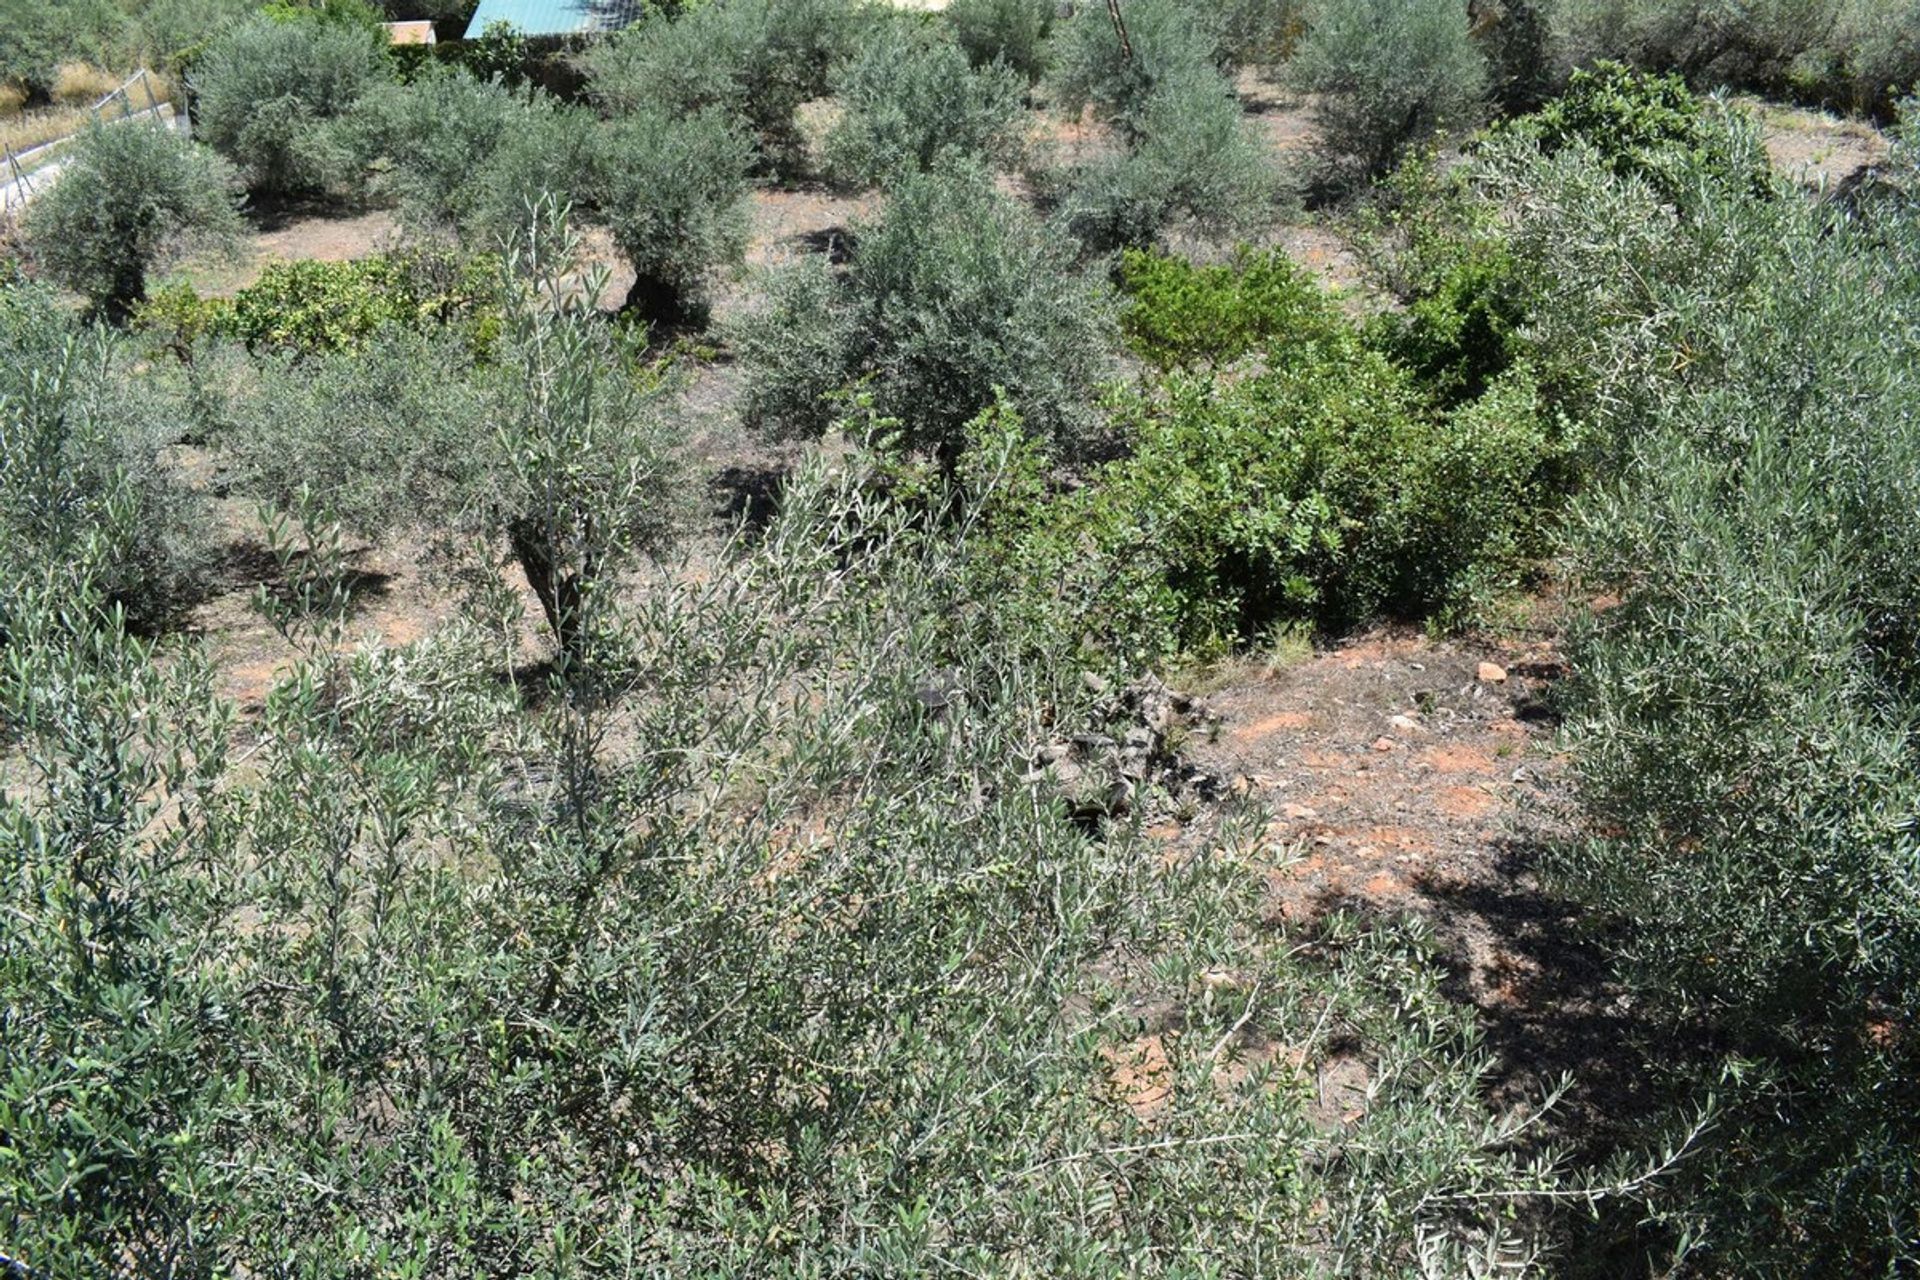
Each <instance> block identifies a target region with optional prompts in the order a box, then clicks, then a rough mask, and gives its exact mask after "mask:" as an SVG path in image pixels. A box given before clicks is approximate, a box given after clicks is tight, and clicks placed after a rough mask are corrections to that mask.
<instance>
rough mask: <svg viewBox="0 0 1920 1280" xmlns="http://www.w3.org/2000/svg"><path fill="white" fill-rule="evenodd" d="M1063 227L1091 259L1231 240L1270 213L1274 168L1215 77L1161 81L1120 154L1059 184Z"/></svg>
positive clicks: (1227, 88)
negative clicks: (1187, 236) (1171, 241)
mask: <svg viewBox="0 0 1920 1280" xmlns="http://www.w3.org/2000/svg"><path fill="white" fill-rule="evenodd" d="M1056 181H1058V182H1060V183H1062V184H1064V185H1065V186H1066V187H1067V191H1066V193H1065V195H1064V196H1063V198H1062V200H1061V208H1060V210H1059V217H1060V219H1061V221H1062V222H1063V223H1064V224H1065V225H1066V227H1067V228H1068V229H1069V230H1070V231H1071V232H1072V233H1073V235H1074V236H1075V237H1076V238H1077V239H1079V240H1080V241H1081V242H1082V243H1083V244H1084V245H1086V246H1087V247H1088V249H1090V250H1091V251H1093V252H1095V253H1105V252H1110V251H1112V250H1113V249H1116V248H1119V247H1121V246H1143V245H1151V244H1154V243H1156V242H1157V241H1158V240H1159V239H1160V238H1161V237H1162V236H1163V235H1165V234H1166V233H1167V232H1168V231H1170V230H1173V229H1175V228H1186V229H1190V230H1195V231H1198V232H1200V233H1202V234H1204V235H1209V236H1213V237H1220V238H1231V237H1234V236H1243V235H1246V234H1248V233H1250V232H1252V231H1254V230H1255V229H1257V228H1258V227H1259V226H1260V225H1261V223H1262V222H1263V221H1264V220H1265V219H1266V218H1267V217H1268V216H1270V214H1271V213H1272V204H1273V198H1274V194H1275V191H1276V188H1277V181H1276V174H1275V171H1274V167H1273V165H1272V164H1271V162H1270V161H1269V159H1268V157H1267V155H1266V152H1265V151H1264V149H1263V146H1262V143H1261V140H1260V136H1259V134H1258V133H1257V131H1256V130H1255V128H1254V126H1253V125H1251V124H1249V123H1248V121H1247V120H1246V118H1245V115H1244V113H1243V112H1242V110H1241V107H1240V101H1239V98H1238V97H1236V96H1235V94H1234V91H1233V86H1232V85H1230V84H1229V83H1228V82H1227V80H1226V78H1225V77H1223V76H1222V75H1220V74H1219V73H1218V72H1217V71H1215V70H1213V69H1212V68H1211V67H1195V68H1192V69H1190V70H1188V71H1185V72H1181V73H1178V74H1174V75H1169V76H1168V77H1166V78H1164V79H1162V80H1161V82H1160V83H1159V84H1157V85H1156V86H1155V87H1154V89H1153V90H1152V92H1151V93H1150V94H1148V96H1147V98H1146V101H1145V102H1144V104H1143V105H1142V107H1141V109H1140V114H1139V117H1138V119H1137V120H1136V121H1135V122H1134V127H1133V129H1132V131H1131V133H1130V136H1129V138H1128V142H1127V145H1126V146H1125V148H1124V149H1123V150H1121V151H1120V152H1119V153H1118V154H1116V155H1112V156H1108V157H1103V158H1101V159H1098V160H1095V161H1092V162H1091V163H1088V164H1086V165H1083V166H1080V167H1079V168H1078V169H1076V170H1073V171H1070V172H1068V173H1065V174H1061V175H1056Z"/></svg>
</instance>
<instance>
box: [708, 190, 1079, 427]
mask: <svg viewBox="0 0 1920 1280" xmlns="http://www.w3.org/2000/svg"><path fill="white" fill-rule="evenodd" d="M831 286H832V282H831V281H829V280H827V279H826V278H824V277H823V276H821V275H819V274H817V273H816V274H813V275H811V276H802V277H800V278H799V279H798V280H796V281H793V282H789V283H784V284H781V285H779V286H777V287H776V288H775V289H774V290H773V294H772V304H771V305H770V306H769V307H767V308H764V309H762V310H761V311H760V312H759V313H757V314H755V315H753V316H751V317H749V318H747V319H745V320H743V321H742V322H741V323H740V324H739V325H738V326H737V327H736V330H735V340H736V342H737V344H738V346H739V348H740V353H741V358H742V360H743V362H744V363H745V364H746V366H747V371H748V372H747V379H748V382H747V391H746V404H745V410H744V412H745V415H746V418H747V421H748V422H749V424H751V425H753V426H755V427H756V428H758V429H761V430H764V431H768V432H771V433H774V434H779V435H790V436H812V435H818V434H820V433H821V432H822V431H824V430H826V428H827V427H828V426H829V425H830V424H831V423H832V421H833V420H834V418H835V417H836V410H835V407H834V405H833V404H832V403H829V402H826V401H822V400H819V399H818V398H817V396H816V393H817V392H818V391H819V389H821V388H822V387H824V386H829V385H837V386H846V385H849V384H852V383H856V382H859V383H863V384H864V386H865V388H866V390H867V391H868V393H869V394H870V395H871V398H872V405H873V408H874V410H875V412H877V413H878V414H879V415H880V416H881V417H882V418H885V419H889V420H893V421H894V422H897V423H898V426H899V430H900V432H901V435H902V440H903V443H904V444H905V445H906V446H907V447H909V448H911V449H926V450H930V451H932V452H934V453H936V454H938V455H939V456H940V457H942V458H944V459H946V460H948V461H952V460H953V459H954V458H956V457H957V456H958V454H959V452H960V450H961V447H962V445H963V442H964V430H963V429H964V427H965V426H966V424H967V422H968V421H969V420H971V419H972V418H973V417H974V416H975V415H976V414H978V413H979V412H980V411H981V410H982V409H985V408H987V407H989V406H991V405H993V404H994V403H995V402H996V401H997V400H998V399H999V398H1000V397H1002V396H1004V397H1005V398H1006V399H1007V400H1008V401H1009V402H1010V403H1011V404H1012V405H1013V406H1014V407H1015V408H1016V409H1017V410H1018V411H1019V413H1020V414H1021V416H1022V417H1023V418H1024V420H1025V422H1026V424H1027V426H1028V427H1029V428H1030V429H1032V430H1034V431H1036V432H1038V433H1039V434H1040V436H1041V437H1042V438H1043V439H1047V440H1049V441H1051V442H1052V443H1054V444H1055V445H1057V446H1059V447H1061V448H1063V449H1066V450H1068V451H1072V450H1074V449H1077V448H1081V447H1084V446H1085V445H1086V444H1087V443H1088V441H1089V439H1090V437H1091V434H1092V432H1093V430H1094V427H1095V425H1096V421H1097V419H1096V418H1095V415H1094V405H1093V401H1094V399H1095V397H1096V384H1097V382H1098V379H1099V377H1100V374H1101V371H1102V369H1103V368H1104V366H1105V363H1106V359H1107V343H1108V337H1109V333H1110V331H1111V325H1112V308H1111V305H1110V303H1109V300H1108V298H1107V295H1106V291H1105V289H1104V288H1103V287H1102V285H1101V284H1100V283H1099V282H1098V281H1097V279H1096V278H1095V277H1093V276H1092V275H1090V274H1088V273H1086V272H1084V271H1082V270H1081V269H1079V268H1077V267H1076V266H1075V265H1074V253H1073V249H1072V246H1071V244H1070V243H1069V242H1068V241H1066V240H1065V238H1064V237H1062V236H1061V235H1059V234H1058V233H1056V232H1055V231H1053V230H1051V229H1050V228H1048V227H1047V226H1045V225H1044V224H1042V223H1040V222H1039V221H1038V220H1037V219H1035V218H1034V217H1033V215H1032V214H1030V213H1028V212H1027V211H1026V210H1025V209H1023V208H1021V207H1020V206H1018V205H1016V204H1014V203H1013V202H1012V201H1011V200H1009V199H1007V198H1006V197H1005V196H1003V195H1001V194H1000V193H999V192H997V191H995V190H994V188H993V184H992V181H991V179H990V178H989V177H988V176H987V175H986V174H985V173H982V172H979V171H977V170H968V169H960V170H943V171H941V172H938V173H934V174H927V175H921V176H918V177H914V178H910V179H909V180H907V181H906V182H905V183H904V184H902V185H901V187H900V188H899V189H898V190H897V191H896V192H895V193H894V197H893V200H892V201H891V203H890V204H889V205H888V207H887V210H886V212H885V214H884V215H883V216H882V218H881V220H880V222H879V223H878V225H876V226H873V227H870V228H865V229H863V230H862V231H861V232H860V233H859V235H858V236H857V237H856V240H855V250H854V258H853V262H852V265H851V266H850V268H849V270H848V274H847V279H846V283H845V286H844V288H839V289H836V288H833V287H831ZM827 335H832V337H833V338H834V339H837V340H838V341H837V342H835V343H834V345H836V346H837V347H838V349H837V351H833V352H829V351H828V350H827V349H826V348H827V347H828V345H829V342H828V339H827ZM830 354H831V355H832V356H833V358H832V359H831V361H830V362H829V361H828V360H827V357H828V356H829V355H830Z"/></svg>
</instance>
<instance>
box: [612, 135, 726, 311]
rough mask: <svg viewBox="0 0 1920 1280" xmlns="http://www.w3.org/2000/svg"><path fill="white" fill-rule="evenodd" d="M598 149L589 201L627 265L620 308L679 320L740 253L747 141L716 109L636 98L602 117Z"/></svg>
mask: <svg viewBox="0 0 1920 1280" xmlns="http://www.w3.org/2000/svg"><path fill="white" fill-rule="evenodd" d="M600 148H601V149H600V156H599V179H598V184H597V189H596V191H595V193H594V196H595V204H596V206H597V214H598V216H599V217H600V218H602V219H604V220H605V222H606V224H607V227H608V229H609V230H610V231H611V232H612V233H613V240H614V243H615V244H616V245H618V246H619V248H620V252H621V253H622V254H624V255H625V256H626V258H627V261H628V262H630V263H632V264H633V271H634V281H633V287H632V288H631V289H630V290H629V291H628V293H627V301H626V306H627V309H628V310H630V311H632V312H634V313H635V314H637V315H639V316H640V317H641V318H643V319H645V320H647V321H648V322H649V323H654V324H666V325H675V324H680V323H682V322H684V321H685V320H687V319H688V317H689V316H690V315H691V314H692V312H693V307H694V304H695V303H696V301H697V298H698V293H699V290H700V287H701V285H702V284H703V283H704V282H705V281H706V279H707V278H708V277H709V276H710V275H711V274H712V272H713V271H714V270H715V269H716V268H719V267H723V266H731V265H735V264H737V263H738V262H739V261H740V260H741V258H742V257H743V256H744V254H745V252H746V244H747V205H746V199H747V172H748V170H749V168H750V167H751V166H752V164H753V143H752V140H751V139H750V138H749V137H748V136H747V135H746V133H745V132H744V131H742V130H741V129H739V128H737V127H736V126H735V125H734V123H733V122H732V121H731V120H729V119H728V118H727V116H726V115H725V114H724V113H722V112H720V111H714V110H707V111H699V112H695V113H694V114H692V115H689V116H685V117H681V118H675V117H674V116H672V115H670V114H668V113H667V112H664V111H661V110H657V109H655V108H652V107H643V108H641V109H639V110H637V111H634V112H632V113H630V114H628V115H625V116H622V117H620V118H619V119H616V120H614V121H612V122H610V123H609V124H608V125H607V126H606V127H605V131H604V133H603V134H602V135H601V139H600Z"/></svg>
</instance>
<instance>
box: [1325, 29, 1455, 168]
mask: <svg viewBox="0 0 1920 1280" xmlns="http://www.w3.org/2000/svg"><path fill="white" fill-rule="evenodd" d="M1289 76H1290V78H1291V79H1292V81H1293V82H1294V84H1295V85H1297V86H1298V87H1299V88H1300V89H1302V90H1303V91H1305V92H1308V93H1313V94H1317V95H1319V97H1318V101H1317V106H1316V109H1315V114H1316V116H1317V118H1318V121H1319V125H1320V129H1321V132H1322V135H1323V142H1324V145H1325V148H1326V150H1327V151H1328V153H1329V158H1330V159H1331V160H1332V161H1333V163H1334V164H1335V165H1336V166H1337V167H1339V168H1344V169H1348V170H1358V171H1359V173H1360V174H1362V175H1365V176H1370V175H1373V174H1377V173H1380V172H1383V171H1384V170H1386V169H1387V168H1388V167H1389V166H1391V165H1392V164H1393V162H1394V160H1396V159H1397V158H1398V157H1399V156H1400V154H1401V152H1402V151H1403V150H1404V149H1405V148H1406V146H1407V145H1408V144H1409V143H1411V142H1413V141H1415V140H1416V139H1418V138H1420V137H1422V136H1423V135H1431V134H1434V133H1436V132H1442V131H1452V130H1458V129H1463V128H1470V127H1472V126H1473V125H1475V124H1477V123H1479V119H1480V114H1481V111H1482V110H1483V108H1484V105H1485V99H1486V93H1487V65H1486V59H1485V57H1484V56H1483V55H1482V54H1481V52H1480V50H1479V48H1478V47H1477V46H1476V45H1475V44H1474V40H1473V33H1472V31H1471V30H1470V29H1469V26H1468V17H1467V7H1466V6H1465V5H1464V4H1461V3H1460V2H1459V0H1317V3H1315V4H1314V5H1313V6H1312V7H1311V8H1310V9H1309V10H1308V13H1307V32H1306V35H1305V37H1303V38H1302V40H1301V42H1300V45H1299V47H1298V49H1297V50H1296V51H1295V53H1294V56H1293V60H1292V62H1291V63H1290V64H1289Z"/></svg>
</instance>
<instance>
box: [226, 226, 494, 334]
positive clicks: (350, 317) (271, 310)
mask: <svg viewBox="0 0 1920 1280" xmlns="http://www.w3.org/2000/svg"><path fill="white" fill-rule="evenodd" d="M499 292H500V286H499V261H498V259H497V258H489V257H479V258H465V259H463V258H460V257H458V256H456V255H453V254H450V253H446V252H436V251H433V250H430V249H420V250H415V251H413V252H410V253H404V254H391V255H390V254H375V255H373V256H371V257H366V258H357V259H354V260H353V261H350V262H320V261H317V260H306V261H300V262H285V263H276V264H274V265H273V266H270V267H268V268H267V269H266V270H265V271H264V272H262V273H261V276H260V279H259V280H258V281H256V282H254V283H253V284H250V285H248V286H247V287H246V288H244V289H242V290H241V291H240V292H239V293H238V294H236V295H235V296H234V299H233V303H232V305H231V307H230V308H229V309H228V312H227V315H226V316H225V318H224V319H223V320H222V321H221V322H220V323H219V329H220V331H221V332H222V333H223V334H225V335H227V336H231V337H234V338H237V339H239V340H240V341H241V342H243V343H245V344H246V346H247V349H248V350H250V351H255V352H262V353H264V352H284V353H287V354H290V355H295V356H301V355H312V354H315V353H318V352H323V351H352V350H356V349H358V348H360V347H361V346H363V345H364V344H365V343H366V342H367V340H368V339H370V338H372V337H373V336H374V335H375V334H377V333H379V332H380V331H381V330H382V329H386V328H389V327H394V326H397V327H400V328H408V329H423V328H429V327H433V328H438V327H441V326H445V325H450V324H457V325H458V326H459V332H460V334H461V335H462V336H464V337H465V338H466V339H467V340H468V341H469V342H471V343H473V344H474V345H476V346H478V347H482V348H484V346H485V345H486V342H487V341H488V339H489V338H490V337H491V336H492V335H493V334H494V333H496V332H497V331H498V328H499V323H500V321H499Z"/></svg>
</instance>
